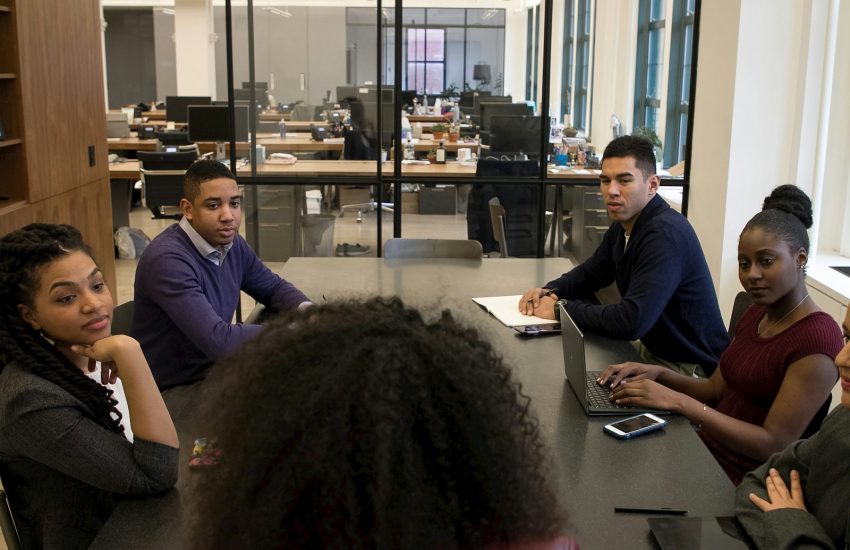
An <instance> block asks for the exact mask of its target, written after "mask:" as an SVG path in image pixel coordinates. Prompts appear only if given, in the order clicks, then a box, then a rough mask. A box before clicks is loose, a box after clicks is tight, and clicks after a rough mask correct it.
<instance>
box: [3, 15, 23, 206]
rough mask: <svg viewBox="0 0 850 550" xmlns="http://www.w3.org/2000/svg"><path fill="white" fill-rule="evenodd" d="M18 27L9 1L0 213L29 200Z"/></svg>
mask: <svg viewBox="0 0 850 550" xmlns="http://www.w3.org/2000/svg"><path fill="white" fill-rule="evenodd" d="M16 29H17V25H16V24H15V12H14V11H13V10H12V6H11V4H10V2H9V0H0V123H2V124H3V129H4V137H3V138H2V139H0V212H3V211H4V210H8V209H10V208H12V209H17V208H15V207H14V205H15V204H17V203H19V202H21V201H26V200H27V173H26V165H25V163H26V157H25V156H24V144H23V133H24V132H23V121H22V117H21V83H20V78H19V77H20V65H19V62H18V42H17V32H16Z"/></svg>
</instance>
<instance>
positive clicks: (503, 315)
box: [472, 294, 558, 328]
mask: <svg viewBox="0 0 850 550" xmlns="http://www.w3.org/2000/svg"><path fill="white" fill-rule="evenodd" d="M520 298H522V294H517V295H516V296H491V297H489V298H473V299H472V301H473V302H475V303H476V304H478V305H479V306H481V307H483V308H484V309H485V310H487V312H488V313H490V315H492V316H493V317H495V318H496V319H498V320H499V321H501V322H502V323H504V324H505V326H508V327H511V328H513V327H524V326H528V325H554V324H555V323H557V322H558V321H555V320H554V319H543V318H542V317H535V316H534V315H523V314H522V313H520V312H519V308H518V306H517V304H519V299H520Z"/></svg>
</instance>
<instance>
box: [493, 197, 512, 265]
mask: <svg viewBox="0 0 850 550" xmlns="http://www.w3.org/2000/svg"><path fill="white" fill-rule="evenodd" d="M489 202H490V222H491V223H492V225H493V237H494V238H495V239H496V242H497V243H499V257H501V258H507V257H508V239H507V236H506V235H505V207H504V206H502V205H501V204H499V197H493V198H492V199H490V201H489Z"/></svg>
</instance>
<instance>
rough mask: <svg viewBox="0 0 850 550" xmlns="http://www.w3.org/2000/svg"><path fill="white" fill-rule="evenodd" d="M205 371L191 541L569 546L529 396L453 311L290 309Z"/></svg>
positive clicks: (371, 304) (353, 306)
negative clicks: (207, 447) (207, 449)
mask: <svg viewBox="0 0 850 550" xmlns="http://www.w3.org/2000/svg"><path fill="white" fill-rule="evenodd" d="M246 365H249V366H250V367H251V368H245V366H246ZM208 383H209V384H210V385H211V391H210V393H208V394H207V395H206V396H205V397H206V401H207V403H208V404H209V406H210V411H209V413H208V420H209V425H208V427H207V430H208V431H207V433H208V434H210V435H213V434H214V435H215V436H216V437H217V440H218V445H219V448H220V450H221V453H222V462H221V464H220V465H218V466H217V467H215V468H214V469H211V470H208V471H207V472H206V473H205V475H200V476H198V478H197V479H196V481H195V484H194V487H193V491H192V493H193V494H192V497H193V507H194V514H193V515H194V520H193V522H194V523H193V528H192V530H191V533H192V539H191V540H192V544H193V547H195V548H237V547H239V548H355V549H356V548H398V549H404V548H447V549H450V548H487V549H497V548H498V549H519V548H529V549H530V548H540V549H556V548H557V549H567V548H574V544H573V543H572V539H570V538H568V537H565V536H560V535H561V533H562V530H563V519H562V516H561V513H560V512H559V507H558V503H557V501H556V498H555V496H554V495H553V493H552V492H551V490H550V489H549V485H548V484H547V480H546V476H545V474H544V467H543V461H544V450H543V446H542V443H541V441H540V434H539V430H538V425H537V421H536V420H535V418H534V417H533V415H532V413H531V411H530V407H529V399H528V398H527V397H525V396H524V395H523V394H522V393H521V392H520V387H519V385H518V384H517V383H516V382H514V381H513V379H512V378H511V373H510V370H509V369H508V367H506V366H505V365H504V364H503V363H502V360H501V359H500V358H499V357H498V356H497V355H496V353H495V352H494V351H493V348H492V347H491V346H490V345H489V344H488V343H487V342H485V341H483V340H482V339H481V338H480V337H479V336H478V334H477V332H476V331H475V330H473V329H470V328H467V327H464V326H462V325H461V324H460V323H458V322H457V321H455V320H454V319H453V318H452V317H451V315H449V313H448V312H444V313H443V314H442V316H441V317H440V318H439V319H438V320H436V321H435V322H431V323H429V322H426V321H425V320H423V318H422V316H421V315H420V314H419V313H418V312H417V311H416V310H414V309H410V308H407V307H405V306H404V305H403V304H402V303H401V301H400V300H398V299H380V298H376V299H372V300H370V301H368V302H366V303H353V302H352V303H333V304H327V305H323V306H320V307H315V308H311V309H309V310H308V311H307V312H305V313H301V314H298V313H293V314H289V315H288V316H286V317H283V318H281V319H277V320H275V321H273V322H272V323H271V324H270V326H268V327H267V329H266V330H265V331H264V332H263V333H262V335H261V336H260V337H259V338H258V339H257V340H254V341H253V342H252V343H251V344H250V345H248V346H243V347H242V348H241V349H240V350H239V351H238V352H237V353H235V354H234V355H233V356H232V357H231V358H229V359H227V360H225V361H223V362H222V363H220V364H218V365H216V367H215V368H214V370H213V374H212V375H211V377H210V379H209V381H208Z"/></svg>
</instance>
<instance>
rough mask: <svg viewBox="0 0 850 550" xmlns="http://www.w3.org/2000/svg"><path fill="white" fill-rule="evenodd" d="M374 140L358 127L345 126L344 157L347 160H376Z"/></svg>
mask: <svg viewBox="0 0 850 550" xmlns="http://www.w3.org/2000/svg"><path fill="white" fill-rule="evenodd" d="M375 150H376V147H375V143H374V140H371V139H369V138H368V137H366V134H365V133H363V131H362V130H360V129H358V128H345V129H343V131H342V158H343V159H345V160H375V159H377V158H378V157H377V156H376V153H375Z"/></svg>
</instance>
